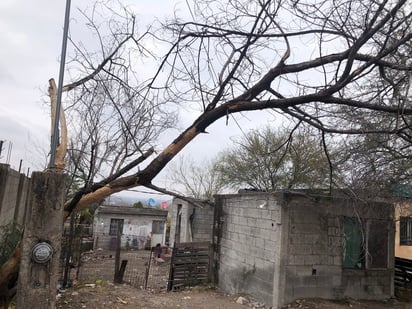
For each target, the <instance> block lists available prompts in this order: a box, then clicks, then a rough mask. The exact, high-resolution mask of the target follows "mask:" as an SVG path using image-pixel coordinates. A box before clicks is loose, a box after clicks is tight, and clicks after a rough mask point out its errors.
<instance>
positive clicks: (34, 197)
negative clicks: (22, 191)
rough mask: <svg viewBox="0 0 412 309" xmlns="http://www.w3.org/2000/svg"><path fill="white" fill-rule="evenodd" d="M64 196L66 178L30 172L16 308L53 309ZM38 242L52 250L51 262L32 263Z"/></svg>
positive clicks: (57, 275) (59, 175)
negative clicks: (30, 181)
mask: <svg viewBox="0 0 412 309" xmlns="http://www.w3.org/2000/svg"><path fill="white" fill-rule="evenodd" d="M65 194H66V175H64V174H58V173H53V172H47V173H40V172H35V173H33V175H32V183H31V190H30V196H29V202H28V205H29V206H28V214H27V215H28V218H30V220H27V222H26V226H25V230H24V236H23V240H22V246H23V250H22V258H21V262H20V269H19V279H18V286H17V306H16V307H17V308H19V309H26V308H27V309H31V308H44V309H46V308H50V309H52V308H55V307H56V294H57V282H58V279H59V260H60V251H61V236H62V229H63V208H64V199H65ZM39 243H42V244H43V245H44V244H48V245H50V246H51V248H52V252H53V254H52V256H51V259H50V260H48V261H46V260H44V263H35V262H34V260H33V257H32V248H33V247H34V246H35V245H38V244H39ZM41 253H44V251H43V250H42V251H41V252H40V253H39V256H43V254H41Z"/></svg>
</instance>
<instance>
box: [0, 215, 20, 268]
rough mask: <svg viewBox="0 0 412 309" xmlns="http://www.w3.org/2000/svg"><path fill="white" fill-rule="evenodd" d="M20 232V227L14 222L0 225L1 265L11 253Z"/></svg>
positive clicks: (18, 239)
mask: <svg viewBox="0 0 412 309" xmlns="http://www.w3.org/2000/svg"><path fill="white" fill-rule="evenodd" d="M22 233H23V229H22V227H21V226H20V225H19V224H17V223H15V222H10V223H8V224H6V225H3V226H0V265H3V264H4V263H5V262H6V261H7V260H8V259H9V258H10V256H11V255H12V254H13V252H14V249H15V248H16V246H17V244H18V242H19V241H20V238H21V235H22Z"/></svg>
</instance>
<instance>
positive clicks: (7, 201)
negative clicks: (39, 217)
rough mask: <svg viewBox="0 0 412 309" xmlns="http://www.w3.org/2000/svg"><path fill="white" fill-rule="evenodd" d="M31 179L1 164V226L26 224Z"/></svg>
mask: <svg viewBox="0 0 412 309" xmlns="http://www.w3.org/2000/svg"><path fill="white" fill-rule="evenodd" d="M29 185H30V178H28V177H26V176H25V175H24V174H20V173H19V172H17V171H15V170H13V169H11V168H10V166H9V165H7V164H0V226H1V225H5V224H8V223H10V222H12V221H15V222H17V223H18V224H20V225H23V224H24V217H25V213H26V205H27V196H28V190H29Z"/></svg>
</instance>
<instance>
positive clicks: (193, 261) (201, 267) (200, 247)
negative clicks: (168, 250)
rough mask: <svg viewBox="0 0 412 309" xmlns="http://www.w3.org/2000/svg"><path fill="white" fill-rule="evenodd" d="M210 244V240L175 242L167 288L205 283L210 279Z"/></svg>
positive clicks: (174, 288)
mask: <svg viewBox="0 0 412 309" xmlns="http://www.w3.org/2000/svg"><path fill="white" fill-rule="evenodd" d="M211 257H212V245H211V243H210V242H187V243H179V244H175V246H174V248H173V253H172V259H171V263H170V271H169V281H168V286H167V290H168V291H172V290H177V289H180V288H182V287H184V286H193V285H199V284H205V283H207V282H210V280H211V273H212V271H211V265H212V263H211Z"/></svg>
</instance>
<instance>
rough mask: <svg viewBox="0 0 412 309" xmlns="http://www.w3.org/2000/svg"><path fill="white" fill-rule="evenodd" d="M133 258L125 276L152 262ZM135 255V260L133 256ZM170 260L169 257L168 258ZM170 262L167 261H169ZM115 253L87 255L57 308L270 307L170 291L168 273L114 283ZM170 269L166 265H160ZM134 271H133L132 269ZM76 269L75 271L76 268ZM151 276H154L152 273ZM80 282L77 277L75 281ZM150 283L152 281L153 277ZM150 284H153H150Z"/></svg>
mask: <svg viewBox="0 0 412 309" xmlns="http://www.w3.org/2000/svg"><path fill="white" fill-rule="evenodd" d="M125 257H126V258H127V259H128V260H129V265H128V267H129V271H126V273H125V277H126V278H128V276H131V275H133V277H136V274H139V273H141V272H142V271H143V270H142V268H145V267H147V265H148V254H147V252H142V253H125V254H122V258H125ZM133 259H134V260H133ZM166 260H167V259H166ZM166 263H167V261H166ZM113 266H114V255H113V254H112V253H107V252H100V253H93V254H89V255H86V257H85V260H84V262H83V264H82V267H81V269H80V272H79V274H80V276H79V281H78V283H77V284H76V285H74V286H72V287H70V288H68V289H63V290H61V292H60V293H59V295H58V304H57V308H61V309H68V308H76V309H77V308H88V309H97V308H99V309H100V308H113V309H117V308H124V309H127V308H147V309H152V308H153V309H160V308H182V309H189V308H190V309H209V308H213V309H219V308H222V309H245V308H252V309H268V308H270V307H268V306H265V304H263V303H259V302H258V301H256V300H255V299H253V298H252V297H250V296H248V295H228V294H226V293H223V292H221V291H219V290H216V289H212V288H208V287H191V288H184V289H182V290H179V291H175V292H166V291H165V290H166V289H165V286H164V283H165V276H166V275H167V274H163V275H162V276H158V275H156V278H157V280H155V281H152V282H153V283H152V286H151V288H148V289H146V290H144V289H142V285H143V283H142V281H140V282H132V281H130V280H126V281H129V282H128V283H125V284H113V283H112V280H113V278H112V277H113V275H112V274H113ZM157 267H158V266H157ZM159 269H165V270H166V269H167V267H166V266H162V267H160V268H159V267H158V268H156V272H159ZM131 271H132V273H130V272H131ZM74 273H75V272H74ZM149 277H150V276H149ZM75 282H76V281H75ZM149 283H150V281H149ZM149 285H150V284H149ZM283 308H292V309H294V308H300V309H329V308H331V309H345V308H352V309H364V308H372V309H384V308H388V309H408V308H411V309H412V303H404V302H399V301H397V300H395V299H390V300H388V301H381V302H372V301H357V300H351V299H345V300H339V301H328V300H322V299H300V300H296V301H295V302H293V303H291V304H288V305H286V306H284V307H283Z"/></svg>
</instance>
